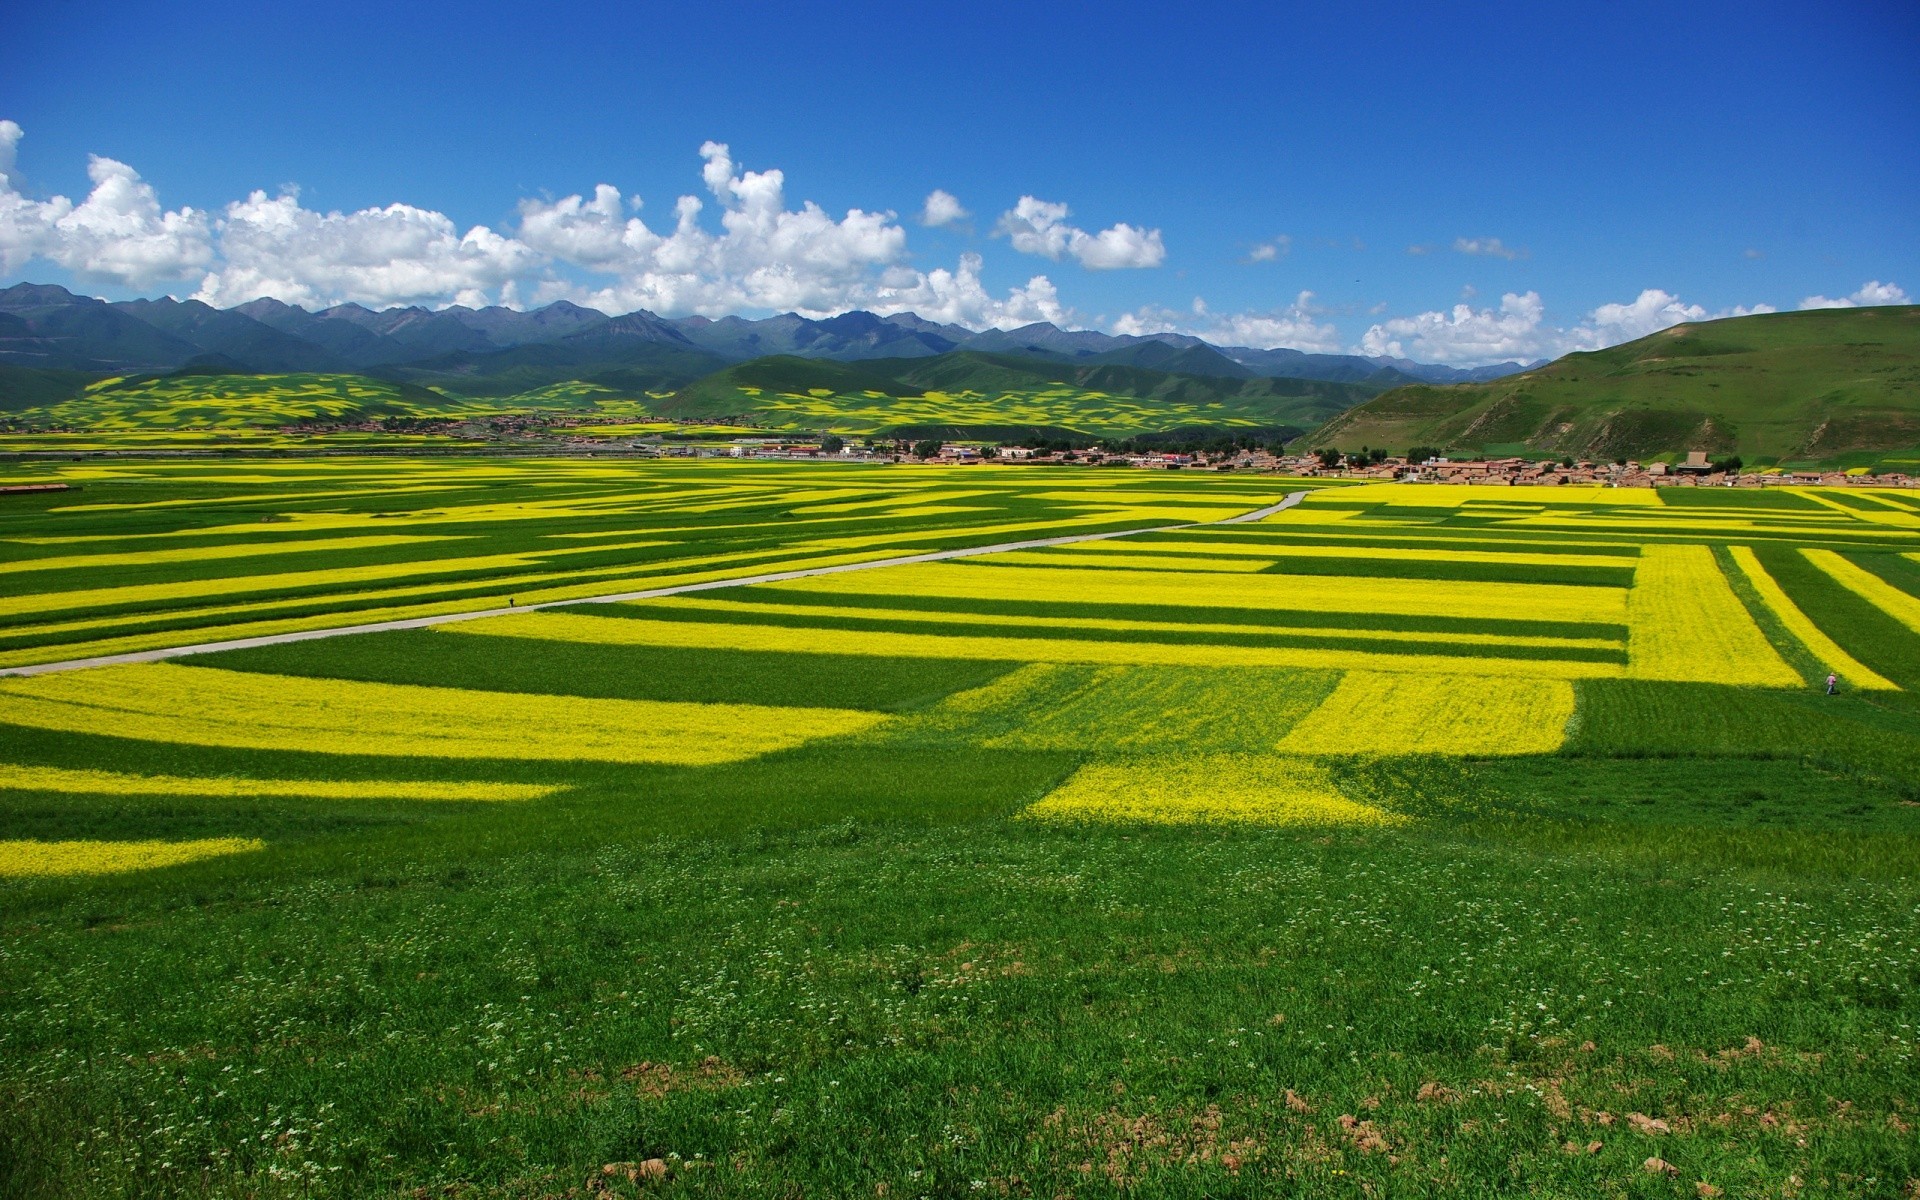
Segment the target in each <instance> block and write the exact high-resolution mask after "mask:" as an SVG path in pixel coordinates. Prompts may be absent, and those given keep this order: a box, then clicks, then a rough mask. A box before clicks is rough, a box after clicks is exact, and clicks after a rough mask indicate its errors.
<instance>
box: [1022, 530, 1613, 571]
mask: <svg viewBox="0 0 1920 1200" xmlns="http://www.w3.org/2000/svg"><path fill="white" fill-rule="evenodd" d="M1368 536H1373V537H1380V536H1383V535H1381V534H1378V533H1376V534H1372V535H1368ZM1086 551H1087V553H1088V554H1089V555H1090V556H1096V557H1112V556H1113V555H1114V554H1115V552H1121V553H1125V552H1129V551H1132V552H1150V553H1153V554H1167V555H1195V556H1198V555H1208V556H1223V555H1247V556H1249V557H1254V558H1263V559H1267V560H1271V561H1278V560H1282V559H1288V558H1364V559H1368V560H1372V561H1377V562H1462V563H1495V564H1500V565H1505V566H1520V567H1619V568H1631V567H1632V566H1633V565H1634V563H1635V562H1637V561H1638V556H1636V555H1631V554H1551V553H1548V554H1542V553H1535V552H1531V551H1525V550H1456V549H1452V548H1450V547H1426V546H1347V545H1339V546H1324V545H1313V544H1296V543H1291V542H1277V541H1260V542H1248V541H1237V540H1235V541H1228V540H1226V539H1224V538H1216V539H1211V540H1204V539H1201V538H1198V537H1196V538H1193V539H1191V540H1183V541H1178V542H1135V541H1131V540H1129V539H1127V538H1115V539H1113V540H1112V541H1106V542H1089V543H1087V545H1086ZM995 561H1001V560H999V559H996V560H995ZM1113 565H1114V566H1120V565H1122V564H1120V563H1114V564H1113ZM1261 565H1265V564H1261Z"/></svg>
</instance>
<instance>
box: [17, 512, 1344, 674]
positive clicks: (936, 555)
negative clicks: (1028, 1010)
mask: <svg viewBox="0 0 1920 1200" xmlns="http://www.w3.org/2000/svg"><path fill="white" fill-rule="evenodd" d="M1306 495H1307V493H1305V492H1289V493H1287V497H1286V499H1284V500H1282V501H1280V502H1279V503H1278V504H1269V505H1267V506H1266V507H1265V508H1256V509H1254V510H1253V511H1252V512H1247V513H1241V514H1240V515H1239V516H1237V517H1227V518H1226V519H1224V520H1220V521H1194V522H1189V523H1187V524H1183V525H1153V526H1148V527H1146V528H1142V529H1113V530H1109V531H1107V532H1105V533H1073V534H1068V535H1066V536H1064V537H1051V538H1033V539H1031V540H1028V541H1024V542H1001V543H999V544H998V545H993V546H964V547H961V548H960V549H957V550H930V551H928V552H927V553H925V554H909V555H905V556H902V557H896V558H876V559H873V560H871V561H868V562H856V563H841V564H839V565H837V566H831V567H807V568H805V569H802V570H798V571H773V572H769V573H766V574H761V575H738V576H734V577H732V578H729V579H710V580H708V581H706V582H705V583H682V584H676V585H674V586H672V587H661V588H648V589H645V590H643V591H637V592H616V593H613V594H611V595H606V596H586V597H575V598H574V599H572V600H553V601H549V602H547V603H545V604H522V605H517V606H515V607H511V608H483V609H477V610H475V611H473V612H459V613H440V614H437V615H435V616H431V617H409V618H407V619H404V620H399V621H375V622H372V623H370V624H366V625H341V626H337V627H335V628H331V629H302V630H298V631H296V632H293V633H274V634H268V635H266V636H263V637H250V638H235V639H233V640H231V641H225V642H201V643H199V644H197V645H191V646H164V647H161V648H160V649H157V650H138V651H135V652H133V653H131V654H107V655H102V656H100V657H98V658H72V659H68V660H66V661H65V662H50V663H34V664H32V665H29V666H22V667H0V676H4V675H46V674H50V673H52V672H55V671H81V670H85V669H86V668H88V667H113V666H120V665H123V664H126V663H144V662H159V661H161V660H162V659H168V658H182V657H185V656H186V655H189V654H211V653H213V652H214V651H217V650H248V649H252V648H253V647H255V646H280V645H284V644H286V643H288V642H306V641H312V640H314V639H315V638H330V637H346V636H348V635H349V634H355V633H384V632H386V631H388V630H391V629H426V628H428V627H429V626H433V625H446V624H449V623H451V622H454V621H477V620H479V619H481V618H482V617H505V616H510V615H512V614H515V613H523V612H537V611H539V610H540V609H543V608H564V607H569V606H572V605H578V604H618V603H620V602H622V601H625V600H654V599H658V598H659V597H661V596H680V595H684V594H686V593H687V592H707V591H713V590H715V589H717V588H731V587H749V586H751V585H753V584H756V583H781V582H784V581H786V580H789V579H806V578H808V577H809V576H813V575H839V574H842V573H843V572H846V571H871V570H874V569H876V568H878V567H904V566H910V565H912V564H914V563H929V562H940V561H942V560H944V559H949V558H973V557H975V556H977V555H982V554H1002V553H1005V552H1006V551H1009V550H1035V549H1039V548H1041V547H1044V546H1070V545H1072V544H1074V543H1075V542H1098V541H1104V540H1106V539H1108V538H1121V537H1132V536H1133V535H1135V534H1139V533H1165V532H1168V531H1170V530H1176V529H1203V528H1205V527H1207V526H1209V525H1241V524H1245V523H1247V522H1249V521H1260V520H1264V519H1266V518H1267V517H1270V516H1273V515H1274V514H1275V513H1277V512H1281V511H1283V510H1285V509H1289V508H1292V507H1293V506H1294V505H1296V504H1298V503H1300V501H1301V500H1303V499H1305V498H1306Z"/></svg>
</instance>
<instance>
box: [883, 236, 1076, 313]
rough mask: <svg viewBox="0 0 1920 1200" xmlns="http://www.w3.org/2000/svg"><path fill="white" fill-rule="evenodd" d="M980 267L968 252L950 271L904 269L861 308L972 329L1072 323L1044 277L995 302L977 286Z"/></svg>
mask: <svg viewBox="0 0 1920 1200" xmlns="http://www.w3.org/2000/svg"><path fill="white" fill-rule="evenodd" d="M980 268H981V258H980V256H979V255H978V254H973V253H967V254H963V255H961V256H960V264H959V267H958V268H957V269H956V270H953V271H948V270H946V269H945V268H938V269H935V270H932V271H928V272H926V273H925V274H921V273H920V272H918V271H903V272H901V273H899V275H898V276H896V277H895V278H894V279H893V280H891V281H890V282H883V284H882V286H881V287H879V288H878V289H876V290H875V291H874V293H873V294H872V296H871V297H869V298H868V299H867V301H866V302H865V307H867V308H868V309H871V310H872V311H874V312H877V313H880V314H881V315H883V316H884V315H887V314H889V313H900V312H913V313H918V314H919V315H920V316H923V317H925V318H927V319H928V320H929V321H943V322H947V323H949V324H954V325H965V326H968V327H969V328H972V329H987V328H992V329H1018V328H1019V327H1020V326H1022V325H1031V324H1033V323H1034V322H1035V321H1051V322H1053V323H1054V324H1056V325H1060V324H1065V323H1069V322H1071V321H1072V320H1073V312H1072V310H1070V309H1068V308H1066V307H1065V306H1064V305H1062V304H1061V303H1060V293H1059V291H1058V290H1057V289H1056V288H1055V287H1054V286H1053V282H1052V281H1051V280H1049V279H1048V278H1047V277H1046V276H1045V275H1035V276H1034V277H1033V278H1031V279H1029V280H1027V282H1026V284H1025V285H1024V286H1021V287H1016V288H1013V289H1011V290H1010V291H1008V293H1007V298H1006V299H1004V300H996V299H994V298H993V297H992V296H991V295H989V294H988V292H987V290H986V288H985V287H984V286H983V285H982V284H981V282H980Z"/></svg>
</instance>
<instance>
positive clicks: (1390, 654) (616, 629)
mask: <svg viewBox="0 0 1920 1200" xmlns="http://www.w3.org/2000/svg"><path fill="white" fill-rule="evenodd" d="M1009 569H1010V570H1017V569H1019V568H1009ZM1044 573H1045V574H1049V575H1053V574H1069V573H1070V572H1065V571H1059V572H1055V571H1047V572H1044ZM1589 590H1593V591H1599V590H1602V589H1598V588H1594V589H1589ZM439 629H440V631H442V632H447V633H467V634H491V635H497V636H503V637H526V638H537V639H541V640H545V641H560V642H589V643H601V644H605V645H622V646H694V647H713V648H721V649H729V650H780V651H786V652H790V653H798V654H863V655H872V656H876V657H882V658H893V657H900V658H958V659H990V660H998V661H1003V662H1006V661H1011V662H1047V663H1097V664H1104V665H1115V666H1158V665H1161V664H1164V663H1167V662H1178V663H1181V664H1183V665H1185V666H1195V667H1317V668H1333V669H1345V668H1350V667H1360V668H1368V669H1372V670H1377V671H1410V672H1427V671H1453V672H1458V673H1461V674H1470V675H1494V676H1508V675H1522V676H1532V677H1538V678H1546V679H1605V678H1613V677H1617V676H1619V675H1621V674H1623V673H1624V668H1622V667H1621V666H1619V665H1618V664H1617V663H1609V662H1579V661H1572V660H1565V659H1550V658H1497V657H1482V656H1470V657H1468V656H1463V657H1457V658H1456V657H1453V656H1450V655H1441V654H1431V653H1429V654H1402V653H1396V652H1394V651H1393V650H1392V649H1391V648H1390V646H1388V645H1383V646H1382V648H1381V649H1380V651H1378V652H1377V653H1376V652H1370V651H1363V650H1330V649H1316V648H1312V647H1304V646H1232V645H1204V644H1193V643H1189V642H1184V641H1183V642H1178V643H1173V642H1154V641H1147V640H1142V641H1137V642H1133V641H1127V642H1120V641H1091V640H1089V641H1079V640H1075V639H1073V638H1068V637H1061V638H1025V637H993V636H987V635H982V636H979V637H955V636H950V635H943V634H933V633H895V632H890V631H881V630H864V629H826V628H797V627H786V626H779V625H744V624H733V623H729V622H726V621H648V620H642V619H625V620H614V619H609V618H606V617H583V616H576V615H574V614H572V613H562V612H537V613H526V614H524V615H518V616H504V617H488V618H484V619H481V620H478V621H462V622H459V623H456V624H451V625H443V626H440V627H439ZM4 711H5V710H4V708H0V718H3V717H4Z"/></svg>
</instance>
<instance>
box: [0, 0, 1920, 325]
mask: <svg viewBox="0 0 1920 1200" xmlns="http://www.w3.org/2000/svg"><path fill="white" fill-rule="evenodd" d="M595 7H596V6H581V7H580V8H579V9H577V10H575V9H567V10H562V11H553V12H550V11H544V10H537V9H535V8H533V7H530V6H527V5H524V4H516V5H512V6H507V5H497V6H490V5H485V4H475V5H461V6H454V5H435V4H403V5H396V4H391V3H383V4H377V5H376V4H360V3H335V4H329V5H325V6H308V5H297V6H281V7H276V6H261V5H256V4H249V5H244V6H242V5H237V4H236V5H224V4H192V5H188V4H172V5H159V4H147V3H141V2H138V0H117V2H115V3H60V4H42V3H33V2H31V0H29V2H27V3H24V4H22V5H19V6H17V7H16V8H15V9H14V11H13V12H12V13H11V14H10V15H9V16H8V17H7V18H6V22H5V23H6V27H7V29H8V33H7V36H5V37H4V38H0V120H6V121H11V122H13V123H15V125H17V127H18V130H19V131H21V133H22V134H23V136H20V137H19V138H17V144H13V145H12V146H11V149H10V150H9V148H8V145H7V142H8V138H7V137H0V173H4V174H5V175H6V176H7V181H6V185H5V188H4V189H0V281H5V282H12V281H15V280H19V279H34V280H45V281H54V282H62V283H69V284H71V285H73V286H75V287H76V288H77V289H79V290H85V291H88V292H91V293H95V294H100V295H105V296H109V297H120V296H128V295H136V294H144V295H153V294H160V293H171V294H175V295H180V296H186V295H191V294H196V293H197V294H200V295H203V296H205V297H206V298H208V299H209V300H212V301H214V302H217V303H223V304H224V303H233V302H237V301H238V300H243V299H246V298H249V294H273V295H278V296H280V297H281V298H284V299H289V300H294V301H298V302H303V303H307V304H309V305H310V306H312V305H317V304H324V303H327V302H331V301H335V300H340V299H354V300H359V301H361V302H364V303H368V304H370V305H374V306H383V305H388V304H394V303H407V302H420V303H426V304H429V305H437V304H446V303H450V302H453V301H454V300H456V299H463V300H465V301H467V302H472V303H478V302H483V301H486V302H491V301H499V300H502V299H503V298H504V299H505V300H507V301H508V302H511V303H516V304H521V305H526V304H531V303H537V302H540V301H542V300H545V299H550V298H555V297H562V296H564V297H567V298H571V299H574V300H577V301H581V302H593V303H599V304H600V305H602V306H603V307H608V308H614V309H626V308H632V307H641V306H645V307H649V308H654V309H656V310H658V311H662V312H667V313H669V314H670V315H677V314H678V313H683V312H688V311H703V312H707V313H709V314H714V313H719V312H723V311H740V312H744V313H747V314H749V315H759V314H762V313H765V312H767V311H772V310H774V309H784V308H799V309H802V310H803V311H809V312H815V313H819V312H829V311H835V310H839V309H844V308H847V307H871V308H875V309H877V310H881V311H888V310H896V309H906V308H914V309H917V310H919V311H921V312H923V314H925V315H929V316H934V317H937V318H941V319H949V320H958V321H960V322H962V323H966V324H969V325H973V326H976V327H977V326H981V325H985V324H989V323H993V324H1001V325H1009V324H1018V323H1021V322H1022V321H1024V320H1027V319H1035V318H1038V317H1041V316H1046V317H1050V318H1052V319H1055V320H1057V321H1059V322H1060V323H1062V324H1067V325H1074V326H1086V327H1095V328H1103V329H1118V330H1122V331H1129V330H1132V331H1149V330H1153V329H1161V328H1175V329H1181V330H1185V331H1191V332H1197V333H1200V334H1202V335H1204V336H1210V337H1213V338H1215V339H1216V340H1222V341H1233V342H1240V343H1244V344H1257V345H1281V344H1287V345H1300V346H1303V347H1306V348H1311V349H1323V350H1324V349H1340V350H1347V349H1362V350H1368V351H1373V352H1383V353H1401V354H1406V355H1408V356H1411V357H1416V358H1424V359H1431V360H1440V361H1453V362H1473V361H1486V360H1490V359H1494V358H1502V357H1510V356H1511V357H1535V356H1541V355H1545V354H1550V353H1557V352H1559V351H1561V350H1564V349H1570V348H1578V347H1580V346H1583V345H1591V344H1600V343H1604V342H1608V341H1616V340H1621V338H1623V337H1625V336H1635V335H1637V334H1639V333H1644V332H1647V331H1650V330H1651V329H1653V328H1658V327H1659V326H1660V325H1662V324H1667V323H1671V322H1672V321H1674V320H1678V319H1689V318H1694V319H1697V318H1698V317H1700V316H1711V315H1718V314H1721V313H1729V312H1737V311H1745V310H1749V309H1752V308H1754V307H1755V306H1770V307H1774V308H1780V309H1787V308H1793V307H1798V306H1800V305H1801V304H1803V303H1804V302H1807V301H1808V300H1810V299H1815V298H1830V299H1832V300H1835V301H1841V300H1847V301H1850V302H1862V303H1864V302H1876V301H1878V302H1886V301H1889V300H1892V301H1900V300H1903V299H1905V298H1906V297H1907V296H1908V295H1909V294H1911V293H1913V292H1920V270H1916V269H1915V268H1916V266H1920V202H1916V201H1917V199H1920V70H1916V69H1915V66H1914V64H1915V63H1916V62H1920V7H1917V6H1915V5H1913V4H1912V3H1910V2H1904V0H1903V2H1886V3H1879V2H1862V3H1844V2H1843V3H1830V4H1770V3H1744V4H1738V5H1735V4H1724V3H1710V4H1696V5H1690V6H1679V5H1672V4H1660V5H1654V4H1640V3H1608V4H1595V5H1588V6H1562V5H1550V4H1548V5H1542V4H1526V5H1521V4H1515V5H1483V6H1478V7H1476V8H1475V9H1474V10H1473V11H1472V12H1469V13H1461V12H1454V11H1449V7H1448V6H1433V5H1422V6H1406V7H1396V6H1391V5H1380V6H1371V7H1367V8H1364V9H1361V8H1356V7H1353V6H1313V7H1306V6H1302V7H1297V8H1294V7H1288V6H1282V5H1258V6H1252V5H1250V6H1245V7H1235V6H1220V5H1188V6H1179V7H1167V6H1158V5H1156V6H1144V5H1143V6H1128V5H1123V4H1105V5H1086V6H1054V7H1051V8H1049V9H1047V10H1045V11H1036V10H1035V9H1034V8H1033V7H1031V6H1028V5H1006V6H988V5H960V6H942V7H940V8H938V9H934V8H928V7H925V6H903V5H898V4H893V5H884V6H883V5H865V4H842V5H835V6H831V7H818V8H814V7H807V6H796V5H786V4H782V5H764V6H761V5H744V4H733V5H706V6H671V7H655V6H646V5H633V6H604V7H605V8H606V10H607V11H593V9H594V8H595ZM1338 10H1345V11H1338ZM4 132H5V127H0V133H4ZM710 142H711V143H716V144H723V145H724V146H725V147H726V148H727V149H726V152H725V154H721V153H719V152H718V151H717V150H714V149H712V148H709V151H708V153H707V155H706V157H705V158H703V157H702V147H703V145H706V144H707V143H710ZM89 156H100V158H101V159H102V160H107V161H105V165H101V164H99V163H96V165H95V166H94V168H93V175H92V178H91V179H90V177H89ZM703 171H704V172H705V173H706V176H705V177H703ZM770 171H778V172H780V173H781V175H782V179H781V181H780V182H781V185H782V186H780V187H779V188H777V189H776V188H774V187H773V186H772V180H771V177H770V176H767V175H766V174H765V173H766V172H770ZM599 185H610V186H611V188H612V189H613V192H608V191H604V190H603V191H602V192H600V193H599V194H598V195H596V190H595V189H596V187H598V186H599ZM96 188H98V191H97V192H96ZM936 189H939V190H941V191H944V192H945V193H947V194H949V195H951V196H952V197H954V198H956V199H957V202H958V205H959V206H960V207H961V208H963V209H964V210H965V211H966V213H967V214H968V215H967V216H965V217H958V218H955V219H953V220H951V221H949V222H946V223H944V224H941V225H938V226H935V227H929V226H928V225H926V224H924V223H923V221H922V218H923V217H924V216H927V215H929V214H928V213H927V211H926V209H925V205H926V201H927V198H928V196H929V194H930V193H932V192H933V191H935V190H936ZM254 192H260V193H262V195H261V196H260V197H259V198H258V199H257V200H252V201H250V199H249V197H250V196H251V194H252V193H254ZM90 193H93V194H94V198H93V199H92V200H89V199H88V197H89V194H90ZM615 193H617V194H615ZM575 196H578V197H580V200H579V201H578V202H577V203H569V201H568V198H569V197H575ZM681 196H694V197H697V198H698V199H699V200H700V201H701V208H700V210H699V212H698V213H697V214H696V215H693V216H692V217H691V218H690V219H689V224H688V225H687V227H686V229H685V230H684V231H683V232H682V233H680V234H678V235H676V233H675V231H676V228H677V227H678V226H679V218H678V217H677V216H676V201H677V199H678V198H679V197H681ZM57 197H65V198H66V200H67V205H66V207H61V206H60V205H59V202H58V201H57V200H56V198H57ZM1023 197H1024V198H1029V199H1028V200H1027V202H1026V204H1025V205H1023V204H1022V200H1023ZM636 198H638V199H639V200H640V201H641V202H642V203H641V206H640V207H639V208H638V209H637V210H636V209H635V208H634V207H633V201H634V200H635V199H636ZM806 202H812V203H814V204H817V205H818V206H819V210H820V211H819V212H818V213H811V214H810V213H809V212H808V211H807V210H806V209H804V208H803V205H804V203H806ZM393 205H404V206H407V207H406V208H405V209H404V210H390V209H389V206H393ZM1059 205H1065V206H1067V208H1068V213H1067V214H1066V215H1061V214H1060V212H1059V210H1058V208H1057V206H1059ZM184 210H191V211H184ZM368 210H373V211H368ZM849 210H859V213H860V214H866V215H863V216H855V217H850V216H849ZM888 213H891V214H893V215H892V216H891V217H887V216H886V214H888ZM332 214H338V217H337V218H335V217H333V216H332ZM931 215H934V216H939V215H942V214H940V213H939V212H935V213H933V214H931ZM635 220H637V221H638V222H639V223H640V226H639V228H638V229H637V230H636V229H635V228H634V227H633V226H632V225H631V224H630V223H631V222H634V221H635ZM476 227H479V230H478V233H477V234H476V233H472V232H470V231H473V230H475V228H476ZM974 256H977V258H976V257H974ZM1036 277H1040V281H1039V282H1038V283H1035V282H1033V281H1034V280H1035V278H1036ZM1869 285H1877V287H1876V286H1869ZM1302 293H1309V295H1306V296H1304V297H1303V295H1302ZM1462 305H1464V306H1465V307H1464V308H1461V307H1458V306H1462Z"/></svg>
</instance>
